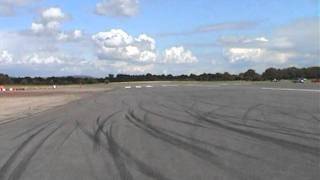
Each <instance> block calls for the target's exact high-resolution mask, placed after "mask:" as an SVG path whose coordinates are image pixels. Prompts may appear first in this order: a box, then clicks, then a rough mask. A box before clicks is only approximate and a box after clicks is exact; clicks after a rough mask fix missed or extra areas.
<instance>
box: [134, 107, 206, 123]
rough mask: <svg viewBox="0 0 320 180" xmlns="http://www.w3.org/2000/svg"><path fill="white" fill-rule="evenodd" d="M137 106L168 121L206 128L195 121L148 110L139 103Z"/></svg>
mask: <svg viewBox="0 0 320 180" xmlns="http://www.w3.org/2000/svg"><path fill="white" fill-rule="evenodd" d="M139 108H140V109H141V110H143V111H144V112H146V113H150V114H152V115H155V116H158V117H160V118H164V119H168V120H170V121H173V122H177V123H181V124H185V125H189V126H195V127H200V128H208V127H206V126H203V125H201V124H197V123H192V122H187V121H183V120H180V119H177V118H173V117H170V116H166V115H163V114H160V113H157V112H153V111H151V110H148V109H147V108H145V107H144V106H142V105H139Z"/></svg>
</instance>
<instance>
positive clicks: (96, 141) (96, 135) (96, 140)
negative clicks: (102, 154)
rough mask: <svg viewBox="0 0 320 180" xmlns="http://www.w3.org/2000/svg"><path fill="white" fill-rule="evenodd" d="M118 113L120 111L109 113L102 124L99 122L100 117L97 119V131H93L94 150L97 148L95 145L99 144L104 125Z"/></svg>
mask: <svg viewBox="0 0 320 180" xmlns="http://www.w3.org/2000/svg"><path fill="white" fill-rule="evenodd" d="M120 112H121V110H120V111H115V112H113V113H111V114H110V115H109V116H107V117H106V118H105V119H104V120H103V121H102V122H100V117H98V118H97V120H96V125H97V129H96V130H95V131H94V135H93V139H94V145H95V149H97V148H98V147H99V146H97V145H99V144H101V143H100V142H101V140H100V134H101V133H103V128H104V127H105V125H106V123H107V122H108V121H109V120H110V119H111V118H113V117H114V116H116V115H117V114H118V113H120Z"/></svg>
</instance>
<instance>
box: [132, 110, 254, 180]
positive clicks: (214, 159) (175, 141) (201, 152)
mask: <svg viewBox="0 0 320 180" xmlns="http://www.w3.org/2000/svg"><path fill="white" fill-rule="evenodd" d="M126 119H127V120H128V121H129V122H131V123H132V124H133V125H134V126H136V127H137V128H138V129H141V130H143V131H144V132H146V133H147V134H149V135H151V136H152V137H154V138H156V139H160V140H162V141H164V142H167V143H169V144H171V145H173V146H175V147H177V148H179V149H181V150H184V151H187V152H189V153H191V154H192V155H194V156H196V157H198V158H200V159H202V160H204V161H207V162H209V163H211V164H212V165H214V166H216V167H218V168H220V169H221V170H224V171H225V170H228V172H232V174H233V175H234V176H236V177H237V178H238V179H248V175H244V174H242V173H241V172H238V171H236V170H234V169H231V168H229V167H227V166H226V165H225V164H224V163H222V162H221V161H220V159H219V158H218V156H217V155H216V154H214V153H212V152H211V151H209V150H206V149H203V148H200V147H198V146H195V145H193V144H190V143H188V142H185V141H183V140H181V139H179V138H176V137H173V136H170V135H168V134H167V133H164V132H161V131H160V130H159V129H157V128H155V127H154V126H151V125H150V124H144V123H143V121H142V120H140V119H139V118H138V117H136V116H135V114H134V113H133V111H129V112H128V114H127V115H126ZM250 178H253V179H258V178H257V177H250Z"/></svg>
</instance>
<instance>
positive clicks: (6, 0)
mask: <svg viewBox="0 0 320 180" xmlns="http://www.w3.org/2000/svg"><path fill="white" fill-rule="evenodd" d="M37 1H40V0H0V16H13V15H14V14H15V11H16V9H17V8H18V7H24V6H27V5H29V4H32V3H34V2H37Z"/></svg>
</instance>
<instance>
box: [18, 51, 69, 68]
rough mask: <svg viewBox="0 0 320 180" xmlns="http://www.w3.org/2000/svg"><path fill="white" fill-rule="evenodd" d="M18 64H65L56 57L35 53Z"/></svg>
mask: <svg viewBox="0 0 320 180" xmlns="http://www.w3.org/2000/svg"><path fill="white" fill-rule="evenodd" d="M17 63H18V64H27V65H50V64H64V63H65V62H64V60H62V59H61V58H59V57H56V56H54V55H48V54H39V53H33V54H31V55H26V56H24V57H23V58H22V60H20V61H18V62H17Z"/></svg>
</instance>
